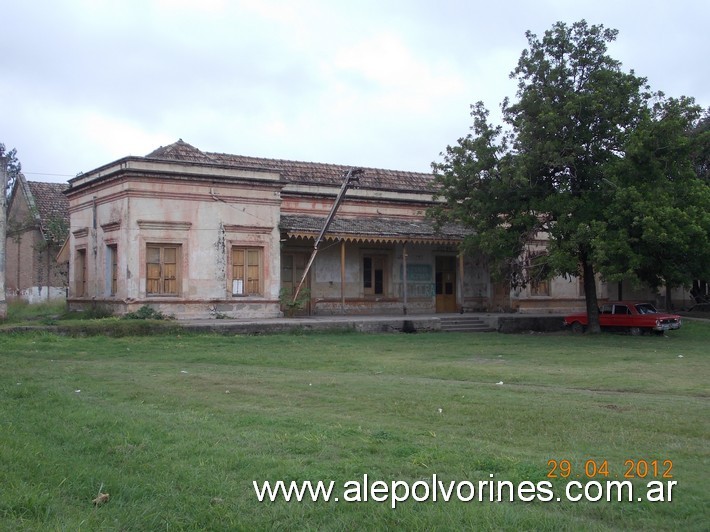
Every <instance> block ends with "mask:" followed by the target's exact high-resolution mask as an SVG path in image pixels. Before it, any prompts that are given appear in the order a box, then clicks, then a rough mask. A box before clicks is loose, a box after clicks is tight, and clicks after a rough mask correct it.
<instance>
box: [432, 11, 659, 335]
mask: <svg viewBox="0 0 710 532" xmlns="http://www.w3.org/2000/svg"><path fill="white" fill-rule="evenodd" d="M616 36H617V31H616V30H611V29H605V28H604V27H603V26H601V25H598V26H596V25H593V26H589V25H588V24H587V23H586V22H585V21H580V22H576V23H574V24H572V25H571V26H568V25H567V24H565V23H562V22H558V23H556V24H555V25H554V26H553V27H552V29H550V30H548V31H546V32H545V34H544V36H543V37H542V38H541V39H540V38H538V37H537V36H536V35H535V34H533V33H531V32H527V33H526V37H527V40H528V48H527V49H526V50H524V51H523V52H522V54H521V56H520V59H519V61H518V65H517V67H516V68H515V69H514V70H513V72H512V73H511V77H514V78H517V80H518V91H517V101H515V102H513V103H511V102H510V101H508V100H506V101H504V102H503V105H502V110H503V119H504V121H505V123H506V124H507V125H508V126H509V128H508V130H507V133H505V132H504V131H503V129H502V127H500V126H499V127H494V126H492V125H490V124H488V123H487V119H488V114H487V111H486V109H485V107H484V106H483V104H480V103H479V104H477V105H476V106H474V107H473V112H472V115H473V118H474V125H473V128H472V133H470V134H469V135H467V136H466V137H465V138H462V139H459V141H458V145H456V146H449V147H447V149H446V151H445V152H444V153H443V154H442V155H443V157H444V160H443V162H441V163H434V164H433V168H434V173H435V176H436V177H435V180H436V183H437V185H438V187H439V188H438V195H439V196H440V197H441V198H442V199H443V200H444V205H443V206H442V207H440V208H438V209H436V210H435V212H434V214H435V216H437V217H438V218H439V219H440V220H455V221H459V222H461V223H464V224H466V225H468V226H469V227H470V228H472V229H473V235H472V236H471V237H470V238H469V239H468V241H467V242H466V245H467V246H471V247H475V248H477V249H479V250H481V251H483V252H484V253H486V254H487V255H488V256H489V257H490V258H491V259H492V260H493V262H494V263H496V264H497V265H498V266H499V270H500V271H503V272H506V273H507V275H508V277H509V279H510V280H511V281H512V282H513V283H525V282H526V281H527V279H526V276H527V275H529V274H530V272H534V271H536V270H537V271H540V268H539V266H540V265H541V264H540V260H539V257H535V261H534V262H535V263H536V264H537V265H538V268H525V267H524V266H525V265H526V260H525V259H524V258H525V257H526V254H527V255H529V253H526V252H527V251H529V249H530V248H529V245H530V243H531V241H532V240H533V239H534V238H535V237H536V236H539V235H546V236H547V238H548V250H547V255H546V263H545V268H544V271H545V272H546V274H547V275H581V276H582V277H583V279H584V288H585V297H586V306H587V313H588V315H589V320H590V321H589V323H590V326H589V329H590V331H591V332H598V331H599V314H598V312H599V311H598V305H597V295H596V280H595V276H596V273H597V271H596V267H595V266H596V264H595V249H594V242H595V239H594V236H595V233H594V231H595V228H594V224H595V222H596V221H597V220H599V219H601V218H602V217H603V213H604V206H605V201H607V196H608V194H609V193H610V190H609V189H610V187H611V186H612V185H610V183H611V182H612V179H613V171H614V167H615V164H616V163H617V161H618V159H619V158H620V157H623V155H624V147H625V145H626V142H627V138H628V135H629V133H630V132H631V131H633V130H634V128H635V126H636V124H637V123H638V121H639V120H640V114H641V109H643V107H644V105H645V101H646V99H647V98H648V95H647V93H646V91H645V89H646V85H645V83H646V80H645V79H644V78H640V77H637V76H636V75H634V73H633V71H632V72H630V73H625V72H623V71H622V70H621V64H620V63H619V62H618V61H616V60H614V59H612V58H611V57H609V56H608V55H607V43H609V42H611V41H613V40H614V39H615V38H616ZM521 257H523V267H522V268H521V267H518V268H515V267H511V264H512V265H515V262H516V260H518V261H519V259H520V258H521ZM527 262H530V261H527Z"/></svg>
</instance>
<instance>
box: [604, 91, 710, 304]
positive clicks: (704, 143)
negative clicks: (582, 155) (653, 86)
mask: <svg viewBox="0 0 710 532" xmlns="http://www.w3.org/2000/svg"><path fill="white" fill-rule="evenodd" d="M702 115H703V113H702V109H701V108H700V107H699V106H697V105H695V103H694V101H693V99H692V98H679V99H674V98H666V97H665V96H664V95H663V94H658V95H657V100H656V101H655V102H654V103H653V105H652V106H649V107H648V108H647V109H645V110H644V114H643V116H642V119H641V120H640V122H639V124H638V125H637V127H636V128H635V129H634V130H633V131H632V132H631V135H630V137H629V141H628V143H627V147H626V156H625V157H624V158H623V159H621V160H619V161H618V165H617V169H616V172H615V189H614V193H613V196H612V197H611V199H610V200H609V201H608V203H607V205H606V209H605V211H604V218H603V219H602V220H600V221H599V222H598V223H597V233H598V236H597V238H596V240H595V243H594V247H595V250H596V253H597V262H598V263H599V265H600V268H601V270H602V271H603V272H604V274H605V277H607V278H608V279H622V278H627V279H628V278H630V279H636V280H637V281H639V282H640V283H643V284H645V285H648V286H650V287H654V288H657V287H660V286H662V285H663V286H665V287H666V289H667V291H669V290H670V288H675V287H678V286H683V285H689V284H691V283H692V281H693V280H694V279H707V278H709V277H710V180H708V176H707V153H708V147H709V146H710V131H708V128H707V125H706V124H705V125H703V118H702ZM704 120H705V121H706V122H707V117H706V118H705V119H704ZM703 158H704V159H705V160H703Z"/></svg>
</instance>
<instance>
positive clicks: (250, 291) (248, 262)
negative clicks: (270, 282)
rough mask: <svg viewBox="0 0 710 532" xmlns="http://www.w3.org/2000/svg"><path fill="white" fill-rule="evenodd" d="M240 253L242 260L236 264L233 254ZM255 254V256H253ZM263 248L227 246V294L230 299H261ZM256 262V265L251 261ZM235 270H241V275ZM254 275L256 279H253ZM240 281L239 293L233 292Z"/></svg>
mask: <svg viewBox="0 0 710 532" xmlns="http://www.w3.org/2000/svg"><path fill="white" fill-rule="evenodd" d="M236 253H242V254H243V258H242V260H240V261H239V262H237V260H236V257H235V254H236ZM254 254H255V255H254ZM265 255H266V254H265V250H264V246H259V245H246V244H232V245H231V246H229V279H228V286H227V289H228V293H229V294H230V295H231V297H263V295H264V272H265V267H264V262H265V261H264V257H265ZM254 259H255V260H256V264H254V262H252V260H254ZM237 268H242V272H241V274H239V273H238V270H237ZM254 273H256V278H255V277H254ZM237 281H241V287H242V290H241V291H235V287H237V286H239V285H237V284H235V283H236V282H237Z"/></svg>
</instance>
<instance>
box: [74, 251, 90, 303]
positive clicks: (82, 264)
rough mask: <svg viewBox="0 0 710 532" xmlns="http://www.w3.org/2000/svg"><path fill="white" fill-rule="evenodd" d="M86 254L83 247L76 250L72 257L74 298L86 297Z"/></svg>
mask: <svg viewBox="0 0 710 532" xmlns="http://www.w3.org/2000/svg"><path fill="white" fill-rule="evenodd" d="M87 257H88V253H87V251H86V248H85V247H80V248H76V250H75V256H74V297H77V298H80V297H87V293H86V275H87V272H88V268H87V266H88V265H87V260H88V259H87Z"/></svg>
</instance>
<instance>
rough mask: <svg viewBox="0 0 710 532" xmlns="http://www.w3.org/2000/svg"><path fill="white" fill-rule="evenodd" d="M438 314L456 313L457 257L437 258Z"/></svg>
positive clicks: (436, 290) (436, 287) (436, 288)
mask: <svg viewBox="0 0 710 532" xmlns="http://www.w3.org/2000/svg"><path fill="white" fill-rule="evenodd" d="M435 260H436V272H435V283H434V285H435V292H436V312H456V310H457V309H456V257H452V256H440V257H436V259H435Z"/></svg>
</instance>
